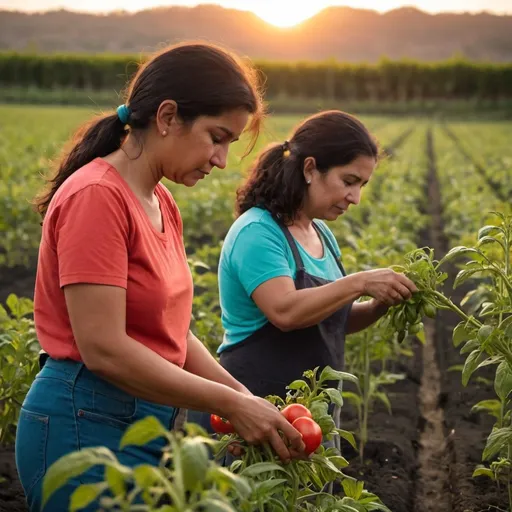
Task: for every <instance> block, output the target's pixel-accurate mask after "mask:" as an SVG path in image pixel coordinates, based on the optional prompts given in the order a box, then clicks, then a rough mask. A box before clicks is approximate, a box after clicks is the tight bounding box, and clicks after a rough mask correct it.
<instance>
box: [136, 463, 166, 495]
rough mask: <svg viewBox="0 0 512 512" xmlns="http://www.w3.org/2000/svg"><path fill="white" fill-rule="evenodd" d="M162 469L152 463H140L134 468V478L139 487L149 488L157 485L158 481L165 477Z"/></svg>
mask: <svg viewBox="0 0 512 512" xmlns="http://www.w3.org/2000/svg"><path fill="white" fill-rule="evenodd" d="M160 471H161V470H160V469H158V468H156V467H154V466H151V465H150V464H140V465H139V466H137V467H135V468H134V469H133V478H134V479H135V482H136V483H137V485H138V486H139V487H141V488H142V489H149V488H150V487H152V486H153V485H155V483H156V482H159V481H161V480H162V479H163V478H165V477H164V476H163V475H162V474H161V473H160Z"/></svg>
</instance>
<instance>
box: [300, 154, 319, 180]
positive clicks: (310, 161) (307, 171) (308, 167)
mask: <svg viewBox="0 0 512 512" xmlns="http://www.w3.org/2000/svg"><path fill="white" fill-rule="evenodd" d="M315 171H316V160H315V158H314V157H312V156H308V157H307V158H306V159H305V160H304V167H303V170H302V172H303V174H304V180H305V181H306V183H307V184H308V185H309V184H310V183H311V180H312V179H313V174H314V172H315Z"/></svg>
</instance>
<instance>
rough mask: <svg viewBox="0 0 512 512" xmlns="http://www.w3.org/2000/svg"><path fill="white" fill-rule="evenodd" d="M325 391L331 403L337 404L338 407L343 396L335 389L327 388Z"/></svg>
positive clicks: (341, 403) (341, 402)
mask: <svg viewBox="0 0 512 512" xmlns="http://www.w3.org/2000/svg"><path fill="white" fill-rule="evenodd" d="M325 393H326V394H327V395H328V396H329V398H330V400H331V402H332V403H334V404H336V405H338V406H339V407H341V406H342V405H343V398H342V396H341V393H340V392H339V391H338V390H337V389H334V388H327V389H326V390H325Z"/></svg>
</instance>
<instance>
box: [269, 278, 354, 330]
mask: <svg viewBox="0 0 512 512" xmlns="http://www.w3.org/2000/svg"><path fill="white" fill-rule="evenodd" d="M363 289H364V288H363V285H362V282H361V278H360V275H359V274H351V275H349V276H347V277H344V278H343V279H338V280H337V281H334V282H332V283H329V284H326V285H323V286H318V287H315V288H306V289H303V290H294V291H293V292H290V294H289V296H288V301H287V302H284V303H283V306H284V309H285V312H284V314H283V319H284V322H283V326H282V327H281V328H283V330H295V329H301V328H305V327H310V326H312V325H316V324H318V323H320V322H322V321H323V320H325V319H326V318H328V317H329V316H331V315H332V314H333V313H335V312H336V311H338V310H339V309H341V308H342V307H343V306H346V305H347V304H350V303H351V302H353V301H354V300H356V299H358V298H359V297H360V296H361V295H362V293H363ZM278 327H280V326H278Z"/></svg>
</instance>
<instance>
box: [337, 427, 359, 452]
mask: <svg viewBox="0 0 512 512" xmlns="http://www.w3.org/2000/svg"><path fill="white" fill-rule="evenodd" d="M336 432H338V434H339V436H340V437H341V438H342V439H345V441H348V442H349V443H350V445H351V446H352V448H354V449H355V450H357V444H356V440H355V438H354V434H353V433H352V432H349V431H348V430H342V429H341V428H337V429H336Z"/></svg>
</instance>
